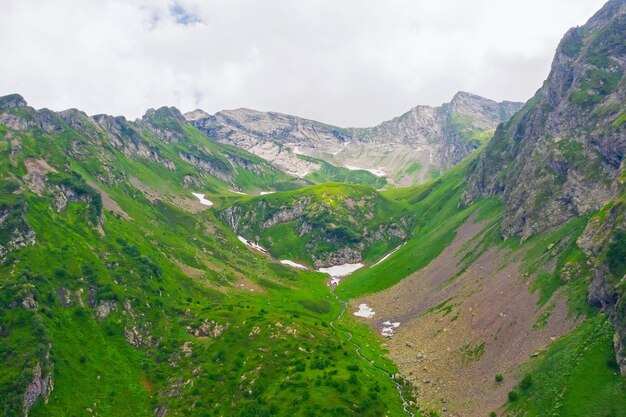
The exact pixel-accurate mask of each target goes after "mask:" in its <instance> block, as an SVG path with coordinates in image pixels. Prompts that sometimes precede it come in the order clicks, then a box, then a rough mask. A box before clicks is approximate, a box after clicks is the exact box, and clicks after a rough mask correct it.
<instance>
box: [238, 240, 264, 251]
mask: <svg viewBox="0 0 626 417" xmlns="http://www.w3.org/2000/svg"><path fill="white" fill-rule="evenodd" d="M237 239H239V240H240V241H241V242H242V243H243V244H244V245H246V246H250V247H251V248H252V249H256V250H258V251H259V252H263V253H267V250H265V249H264V248H263V247H261V246H259V245H257V244H256V243H254V242H250V241H249V240H248V239H246V238H245V237H243V236H237Z"/></svg>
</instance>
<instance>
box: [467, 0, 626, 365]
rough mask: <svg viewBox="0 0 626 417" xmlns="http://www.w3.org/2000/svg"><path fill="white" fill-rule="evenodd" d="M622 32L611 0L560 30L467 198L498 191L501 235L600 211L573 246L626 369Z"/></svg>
mask: <svg viewBox="0 0 626 417" xmlns="http://www.w3.org/2000/svg"><path fill="white" fill-rule="evenodd" d="M625 34H626V1H624V0H611V1H609V2H608V3H607V4H606V5H605V6H604V7H603V8H602V9H601V10H600V11H599V12H598V13H596V14H595V15H594V16H593V17H592V18H591V19H590V20H589V21H588V22H587V23H586V24H585V25H584V26H582V27H577V28H573V29H571V30H569V31H568V32H567V34H566V35H565V37H564V38H563V40H562V41H561V42H560V44H559V46H558V48H557V51H556V55H555V58H554V61H553V63H552V68H551V71H550V74H549V76H548V78H547V80H546V81H545V82H544V84H543V86H542V87H541V88H540V89H539V90H538V91H537V93H536V94H535V96H534V97H533V98H532V99H531V100H530V101H528V102H527V103H526V105H525V106H524V108H523V109H522V110H521V111H519V112H518V113H517V114H515V115H514V116H513V117H512V118H511V119H510V121H509V122H507V123H506V124H503V125H501V126H499V127H498V129H497V131H496V133H495V135H494V137H493V139H492V140H491V141H490V142H489V144H488V147H487V149H486V150H485V152H484V154H482V155H481V156H480V158H478V159H477V160H476V162H475V165H474V166H473V167H472V169H471V170H470V174H469V176H468V178H467V182H468V184H467V191H466V194H465V197H464V200H465V202H466V203H468V202H471V201H475V200H477V199H479V198H482V197H486V196H493V195H496V196H499V197H500V198H501V199H502V200H503V202H504V203H505V207H506V213H505V217H504V220H503V224H502V234H503V235H504V236H505V237H512V236H521V237H522V239H526V238H528V237H530V236H531V235H533V234H535V233H537V232H542V231H545V230H548V229H551V228H554V227H556V226H559V225H561V224H563V223H565V222H567V221H568V220H570V219H572V218H574V217H576V216H581V215H585V214H587V213H590V212H593V211H595V210H600V209H602V210H601V211H600V212H599V214H598V215H596V216H595V217H593V218H592V220H591V221H590V222H589V224H588V225H587V228H586V231H585V233H584V234H583V236H582V237H581V238H580V239H579V241H578V244H579V246H580V247H581V248H583V250H584V251H585V252H586V254H587V255H588V256H589V257H590V259H591V260H592V262H593V264H594V266H595V270H594V275H593V278H592V281H591V285H590V288H589V301H590V302H591V303H592V304H594V305H597V306H599V307H601V308H603V309H605V310H606V311H607V312H608V313H609V314H610V315H611V316H613V318H614V322H615V327H616V331H617V332H616V337H615V349H616V353H617V359H618V363H619V364H620V366H621V369H622V373H624V374H626V359H625V357H626V352H625V350H624V346H625V345H626V308H625V307H624V302H625V301H624V293H625V290H624V283H625V281H624V274H626V268H624V267H623V265H626V249H625V248H626V239H625V238H624V236H625V235H624V233H625V232H624V230H626V223H625V222H624V209H623V199H624V197H623V196H624V194H623V193H624V187H623V178H624V177H623V175H624V155H625V154H626V123H624V122H625V121H626V107H625V103H626V82H625V78H624V76H623V75H624V70H625V69H626V38H625V36H626V35H625Z"/></svg>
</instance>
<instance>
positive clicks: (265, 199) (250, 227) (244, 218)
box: [218, 183, 412, 266]
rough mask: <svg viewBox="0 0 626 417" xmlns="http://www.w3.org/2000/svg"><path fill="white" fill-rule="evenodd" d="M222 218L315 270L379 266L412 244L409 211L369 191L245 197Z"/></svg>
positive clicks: (344, 187)
mask: <svg viewBox="0 0 626 417" xmlns="http://www.w3.org/2000/svg"><path fill="white" fill-rule="evenodd" d="M229 204H230V205H229V206H228V207H227V208H225V209H223V210H221V211H220V212H219V214H218V217H219V218H220V219H221V220H222V221H223V222H224V223H226V224H228V225H229V226H230V227H231V228H232V229H233V230H234V231H235V232H236V233H237V234H239V235H242V236H244V237H245V238H246V239H248V240H252V241H257V242H259V243H260V245H261V246H263V247H265V248H267V249H268V250H269V252H270V253H271V254H272V255H273V256H274V257H276V258H279V259H291V260H297V261H300V262H303V263H305V264H308V265H311V266H328V265H337V264H343V263H355V262H361V261H366V262H367V261H373V260H375V259H378V258H380V257H382V256H384V255H385V253H387V252H389V251H390V250H391V249H393V248H395V247H396V246H398V245H399V244H401V243H402V242H403V241H404V240H406V239H407V238H408V233H409V230H410V225H411V222H412V216H411V215H410V213H409V211H408V206H407V205H406V204H404V203H401V202H395V201H392V200H390V199H388V198H386V197H384V196H382V195H381V194H380V193H378V192H376V191H374V190H372V189H371V188H369V187H366V186H362V185H348V184H342V183H329V184H322V185H317V186H314V187H309V188H304V189H300V190H296V191H290V192H285V193H276V194H270V195H264V196H261V197H254V198H250V197H240V198H237V199H234V200H233V201H232V202H231V203H229Z"/></svg>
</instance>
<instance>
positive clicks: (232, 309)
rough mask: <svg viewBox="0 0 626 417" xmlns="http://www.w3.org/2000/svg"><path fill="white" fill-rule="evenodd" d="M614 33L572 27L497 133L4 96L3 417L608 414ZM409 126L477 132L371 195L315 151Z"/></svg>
mask: <svg viewBox="0 0 626 417" xmlns="http://www.w3.org/2000/svg"><path fill="white" fill-rule="evenodd" d="M625 28H626V0H611V1H609V2H608V3H607V4H606V5H605V6H604V7H603V8H602V9H601V10H600V11H599V12H598V13H596V14H595V15H594V16H593V17H592V18H591V19H590V20H589V21H588V22H587V23H586V24H585V25H584V26H581V27H579V28H574V29H572V30H570V31H569V32H568V33H567V34H566V35H565V37H564V39H563V40H562V41H561V43H560V44H559V46H558V48H557V51H556V54H555V59H554V63H553V66H552V69H551V71H550V74H549V75H548V78H547V79H546V81H545V83H544V85H543V86H542V87H541V88H540V89H539V90H538V91H537V93H536V95H535V96H534V97H533V98H532V99H531V100H530V101H529V102H527V103H526V104H525V105H524V107H523V108H522V109H520V110H519V111H518V112H516V113H515V114H514V115H513V116H512V117H511V118H510V120H508V121H506V122H502V123H501V124H500V125H499V126H498V127H497V129H496V131H495V134H493V135H491V134H488V133H487V132H488V130H484V129H486V128H487V124H480V123H482V122H479V121H478V119H480V120H482V119H481V117H483V116H479V115H484V114H491V116H489V117H487V116H485V117H487V119H489V120H491V121H490V122H489V123H492V124H490V126H495V124H496V119H498V120H504V119H506V117H505V116H506V115H505V114H504V113H506V111H508V110H506V111H504V112H503V113H501V112H500V111H501V106H502V105H498V104H494V103H493V102H483V101H482V99H478V98H475V97H474V96H470V95H467V94H465V93H461V94H458V95H457V96H456V97H455V99H454V100H452V103H450V104H449V105H446V106H442V107H440V108H438V109H430V110H429V108H426V107H419V108H417V109H415V110H414V111H411V112H409V113H407V114H406V115H404V116H402V117H400V118H398V119H394V121H391V122H388V124H382V125H380V126H379V127H376V128H372V129H344V130H339V129H336V128H333V127H331V126H327V125H321V124H317V123H316V122H311V121H307V120H303V119H297V118H293V117H291V116H285V115H276V114H267V113H254V112H251V111H234V112H230V116H228V114H227V113H229V112H223V113H219V114H218V115H214V116H210V115H207V114H206V113H203V112H201V111H195V112H193V114H191V115H190V114H188V115H187V116H183V115H181V113H180V112H179V111H178V110H177V109H175V108H172V107H162V108H159V109H151V110H148V111H147V112H146V114H145V115H144V116H143V117H142V118H140V119H137V120H135V121H129V120H126V119H125V118H123V117H113V116H109V115H95V116H88V115H87V114H85V113H84V112H82V111H80V110H76V109H70V110H66V111H61V112H53V111H50V110H48V109H39V110H37V109H34V108H32V107H30V106H28V104H27V103H26V101H25V100H24V99H23V98H22V97H21V96H19V95H17V94H15V95H10V96H5V97H0V362H1V363H2V367H0V415H3V416H24V417H28V416H31V417H38V416H53V417H54V416H67V415H70V416H79V415H99V416H133V417H137V416H156V417H166V416H167V417H170V416H183V415H184V416H202V417H205V416H235V417H248V416H278V417H282V416H304V417H309V416H318V415H321V416H393V417H395V416H414V417H415V416H417V417H427V416H428V417H433V416H471V417H474V416H476V417H480V416H490V417H493V416H496V417H522V416H524V417H540V416H546V415H548V416H553V417H607V416H611V417H626V360H625V357H626V352H625V346H626V293H625V291H626V282H625V277H626V203H625V202H626V190H625V189H624V185H623V179H624V173H623V170H624V161H623V159H624V152H623V151H624V147H625V146H626V133H625V129H626V123H624V121H625V120H626V119H625V117H626V114H625V113H624V108H625V107H624V103H625V102H626V100H625V97H624V83H625V81H624V77H623V73H624V65H625V63H626V53H625V52H626V41H625V36H626V31H625V30H624V29H625ZM455 102H456V103H455ZM477 102H481V103H484V106H483V105H477V104H476V103H477ZM471 103H474V104H471ZM489 103H492V104H489ZM476 106H477V107H476ZM485 106H486V107H485ZM505 107H506V106H505ZM472 109H473V110H472ZM488 109H491V110H488ZM460 113H462V114H463V115H465V116H463V117H460V119H462V122H460V123H457V124H454V123H453V121H454V120H457V121H458V119H459V117H458V114H460ZM428 114H430V115H431V116H428V117H427V116H424V115H428ZM471 114H474V116H470V115H471ZM498 114H500V116H497V115H498ZM227 116H228V117H230V119H229V121H228V123H227V124H226V122H222V121H220V120H222V119H223V120H226V118H227ZM429 117H430V118H429ZM255 118H256V121H254V120H253V119H255ZM277 120H280V126H282V127H276V126H277V123H278V122H277ZM433 120H435V121H434V122H433ZM437 120H439V121H441V120H443V122H441V123H443V124H441V125H438V124H437V123H439V122H437ZM446 120H447V122H446ZM419 121H428V122H424V123H423V124H420V123H421V122H419ZM190 122H191V123H190ZM446 123H448V124H446ZM449 123H452V125H454V126H456V128H455V129H456V130H454V132H456V133H454V134H452V133H450V132H452V130H446V129H448V128H451V127H450V124H449ZM485 123H486V122H485ZM235 124H237V126H234V125H235ZM436 126H439V127H436ZM442 126H448V128H444V127H442ZM422 128H423V129H422ZM333 129H335V131H333ZM420 129H422V130H420ZM281 132H282V133H281ZM333 132H334V133H333ZM368 132H369V133H368ZM415 132H435V133H436V132H443V133H442V135H443V136H440V138H442V137H446V138H448V139H449V140H450V143H455V144H457V143H461V142H463V143H465V144H467V143H470V144H471V143H472V140H476V141H479V142H481V144H480V145H479V146H478V148H476V149H475V150H474V151H473V152H469V151H468V152H469V153H465V155H466V156H465V157H464V158H463V159H462V160H460V161H459V162H458V163H455V164H453V166H452V165H450V167H449V168H446V169H445V172H442V174H441V175H440V176H437V177H436V178H432V179H431V180H429V181H427V182H425V183H421V184H413V185H411V186H408V187H386V188H385V189H382V190H378V189H379V188H381V187H382V185H381V183H380V182H378V181H377V180H376V176H375V175H374V174H372V173H368V172H366V171H358V170H350V169H347V168H341V165H342V164H349V163H346V162H342V161H340V162H337V161H334V160H331V159H330V157H328V160H322V159H320V158H321V156H324V155H326V154H325V153H324V152H327V151H332V150H333V149H336V147H337V146H339V145H337V144H338V143H339V144H340V146H342V147H345V149H346V151H345V152H348V150H350V149H357V147H361V148H359V149H363V152H364V154H366V153H367V152H371V155H373V154H374V152H375V151H374V149H376V148H375V147H374V145H380V144H381V143H387V144H389V143H391V144H392V145H393V146H392V151H390V152H391V153H392V152H398V155H399V152H400V151H399V149H405V150H406V149H409V148H410V147H411V146H414V145H415V144H416V143H422V142H419V141H420V140H422V139H419V140H418V139H415V138H416V137H418V136H419V135H418V136H416V135H417V134H416V133H415ZM445 132H448V133H445ZM481 132H482V133H481ZM220 134H222V135H224V136H223V137H221V138H220V136H219V135H220ZM437 134H438V133H437ZM446 135H448V136H446ZM455 135H456V136H455ZM419 137H421V136H419ZM424 137H425V138H426V137H428V138H432V137H433V136H428V135H426V134H425V133H424ZM211 138H214V139H218V140H217V141H216V140H213V139H211ZM294 138H295V139H294ZM231 139H232V141H235V140H241V141H242V144H241V146H242V147H244V148H245V147H246V146H247V145H246V143H247V142H250V143H253V142H254V143H255V144H257V145H258V146H265V147H264V148H263V149H264V150H268V152H269V154H271V155H279V156H280V157H281V158H285V159H284V160H285V161H290V160H292V159H293V158H297V161H300V162H303V163H307V164H315V166H319V167H321V168H320V169H319V170H318V171H317V172H316V173H309V174H308V175H306V176H304V177H305V178H299V177H298V176H295V175H288V174H286V173H285V172H284V171H283V170H281V169H279V168H277V167H276V164H277V162H276V161H275V160H272V162H269V161H268V160H265V159H263V158H261V157H260V156H259V155H255V154H254V153H257V152H260V151H259V150H255V152H254V153H251V152H248V151H247V150H246V149H242V148H239V147H235V146H232V145H231V144H229V143H222V142H221V141H231ZM442 140H443V139H442ZM446 140H447V139H446ZM255 141H256V142H255ZM377 141H379V142H377ZM424 141H425V142H424V143H425V144H429V143H430V142H428V141H427V140H426V139H424ZM288 143H289V145H288ZM296 143H297V144H296ZM438 143H440V142H438ZM313 144H315V145H316V146H317V147H312V145H313ZM279 145H280V146H283V149H284V150H280V149H281V148H280V146H279ZM396 145H397V146H396ZM430 145H433V144H432V143H430ZM430 145H429V146H430ZM255 146H256V145H255ZM381 146H382V145H381ZM402 146H404V147H405V148H402ZM420 146H422V145H420ZM423 146H426V145H423ZM438 146H439V145H438ZM473 146H474V144H471V146H470V145H468V148H467V149H469V148H470V147H473ZM289 147H293V149H294V150H296V149H295V148H296V147H297V148H298V151H300V150H302V151H303V152H304V151H305V150H307V151H311V152H313V151H312V150H315V152H319V154H311V155H297V156H294V153H293V152H291V153H289V152H288V151H286V149H287V148H289ZM275 148H276V149H278V150H279V151H280V152H279V151H277V150H276V149H275ZM251 149H252V148H251ZM341 149H343V148H341ZM432 149H435V148H434V147H433V148H432ZM446 149H448V150H449V152H448V153H447V154H445V152H444V150H442V148H440V151H438V152H440V153H439V154H436V158H435V157H433V158H434V159H436V160H437V161H438V162H437V163H443V162H442V161H445V160H446V158H452V159H449V160H450V161H452V160H455V159H454V158H459V159H460V158H461V157H462V155H461V153H463V152H461V153H459V154H458V155H457V154H456V152H457V151H458V149H463V148H459V147H456V148H453V147H448V148H446ZM453 149H456V150H454V151H453ZM355 152H356V151H355ZM343 153H344V151H343V150H342V151H341V152H340V153H338V154H337V155H342V154H343ZM391 153H390V155H391ZM444 154H445V155H448V156H447V157H445V158H444V156H443V155H444ZM433 155H435V153H434V154H433ZM324 158H326V156H324ZM364 158H365V157H364ZM281 160H282V159H281ZM364 161H365V159H364ZM300 162H297V163H300ZM352 163H356V162H354V161H353V162H352ZM375 165H376V164H374V165H363V166H362V167H363V168H372V169H373V168H377V166H375ZM398 166H400V165H398ZM415 169H416V170H418V168H415ZM350 173H353V174H350ZM366 174H367V175H366ZM336 177H341V178H343V180H344V182H343V183H340V182H332V183H324V184H316V183H318V182H323V181H324V180H325V179H328V178H336ZM413 179H423V177H419V176H415V177H413ZM392 180H393V178H392ZM348 182H356V183H357V184H352V183H348ZM360 182H366V183H368V184H369V185H364V184H362V183H360ZM345 263H349V264H350V265H344V264H345ZM354 263H356V264H354ZM324 267H334V269H333V270H332V271H331V272H332V274H331V273H322V272H320V271H328V270H327V269H323V268H324ZM315 268H317V269H319V270H320V271H315V270H313V269H315ZM348 269H349V271H348ZM337 270H340V272H339V273H338V272H335V271H337ZM338 275H342V276H341V277H339V276H338ZM339 278H341V279H339Z"/></svg>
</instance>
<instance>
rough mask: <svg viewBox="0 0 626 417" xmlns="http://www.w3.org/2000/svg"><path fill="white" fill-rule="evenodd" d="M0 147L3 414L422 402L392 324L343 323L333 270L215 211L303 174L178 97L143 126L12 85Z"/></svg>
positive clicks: (248, 411)
mask: <svg viewBox="0 0 626 417" xmlns="http://www.w3.org/2000/svg"><path fill="white" fill-rule="evenodd" d="M0 149H1V152H0V190H2V191H1V192H0V361H1V362H2V369H1V370H0V415H3V416H55V415H58V416H62V415H63V416H64V415H101V416H107V415H108V416H155V415H156V416H159V417H163V416H166V415H167V416H175V415H198V416H206V415H214V414H216V415H228V416H254V415H259V416H260V415H265V416H267V415H273V416H287V415H293V414H294V413H295V414H298V415H315V414H317V413H322V414H324V415H350V414H359V415H367V416H380V415H400V414H403V413H404V411H403V410H404V409H405V408H407V407H409V405H408V401H411V403H412V405H411V406H410V407H411V408H412V409H415V399H414V392H413V390H412V389H411V387H410V386H409V385H407V384H405V383H404V381H403V379H402V378H400V377H394V375H395V374H396V373H397V368H396V367H395V365H394V364H393V363H391V362H390V361H389V360H388V359H384V358H382V353H383V352H382V349H381V348H380V346H379V344H378V342H377V341H376V337H375V336H374V335H373V334H368V333H364V332H363V331H362V329H359V328H358V325H357V323H355V322H351V321H344V320H342V321H339V320H338V317H341V316H342V315H343V311H344V308H345V307H344V304H343V302H340V301H339V300H338V299H336V298H335V297H334V296H333V295H332V293H331V292H330V291H329V290H328V287H327V285H326V282H327V279H328V277H327V275H325V274H321V273H317V272H313V271H308V270H302V269H299V268H293V267H291V266H287V265H283V264H281V263H280V262H278V260H275V259H273V258H271V257H269V256H268V255H266V254H264V253H262V252H260V251H258V250H255V249H253V248H250V247H248V246H246V245H245V244H244V243H242V242H241V241H240V240H238V239H237V236H236V235H235V234H233V233H232V231H230V229H228V228H227V227H226V226H225V225H224V224H223V223H221V222H220V221H219V220H218V219H217V217H216V213H214V211H215V210H221V209H223V208H224V207H225V206H222V205H223V203H224V202H225V201H229V199H234V198H235V196H241V194H238V193H236V192H233V189H237V190H243V191H246V192H258V191H259V190H263V189H266V190H267V189H268V188H269V187H272V188H273V189H280V188H281V187H284V188H293V187H301V186H302V185H303V184H301V183H300V182H299V180H296V179H293V178H291V177H289V176H286V175H285V174H283V173H282V172H280V171H278V170H276V169H275V168H274V167H272V166H271V165H269V164H268V163H267V162H265V161H264V160H262V159H261V158H259V157H257V156H254V155H251V154H249V153H247V152H246V151H244V150H241V149H237V148H233V147H230V146H228V145H223V144H219V143H215V142H211V141H209V140H207V138H206V137H205V136H204V135H203V134H201V133H200V132H199V131H197V130H196V129H195V128H194V127H193V126H190V125H188V124H186V123H185V122H184V120H183V119H182V116H181V115H180V113H179V112H178V111H177V110H176V109H174V108H160V109H157V110H149V111H148V112H146V114H145V116H144V117H142V118H141V119H139V120H136V121H128V120H126V119H124V118H123V117H112V116H108V115H96V116H93V117H90V116H87V115H86V114H85V113H83V112H81V111H78V110H67V111H62V112H52V111H50V110H47V109H41V110H35V109H33V108H32V107H29V106H28V105H27V103H26V101H25V100H24V99H23V98H22V97H21V96H18V95H11V96H6V97H2V98H0ZM352 187H354V186H352V185H341V189H342V190H343V191H345V192H347V193H354V194H355V195H363V198H365V199H366V200H367V201H370V199H371V198H374V199H380V197H377V194H376V192H375V191H374V190H371V189H369V188H366V187H361V188H356V189H355V190H352ZM243 191H241V192H243ZM194 192H195V193H196V194H195V195H194ZM278 194H279V193H277V195H278ZM287 195H290V194H287ZM239 198H244V197H239ZM245 198H246V199H253V198H252V197H248V196H246V197H245ZM209 199H210V200H209ZM359 201H360V200H359ZM377 201H378V200H377ZM357 203H358V202H357ZM377 204H380V203H377ZM388 206H394V205H393V204H392V203H387V205H384V204H383V205H382V206H381V207H380V208H381V210H384V209H385V208H387V207H388ZM376 207H378V206H376ZM364 214H365V215H368V208H365V209H364ZM377 215H378V216H379V218H378V220H377V221H378V222H379V223H381V224H385V221H386V219H385V218H384V217H383V216H382V215H380V213H377ZM353 334H354V337H352V335H353ZM348 336H350V337H348ZM352 339H354V340H352ZM350 340H352V341H350ZM356 343H358V344H359V345H361V344H362V345H368V346H371V348H370V349H368V355H369V356H370V357H373V358H376V366H375V367H374V366H371V365H369V363H368V362H365V361H364V360H363V359H362V357H363V356H362V355H363V353H360V351H359V348H358V346H359V345H356ZM405 400H406V401H407V404H406V405H404V404H403V402H404V401H405Z"/></svg>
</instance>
